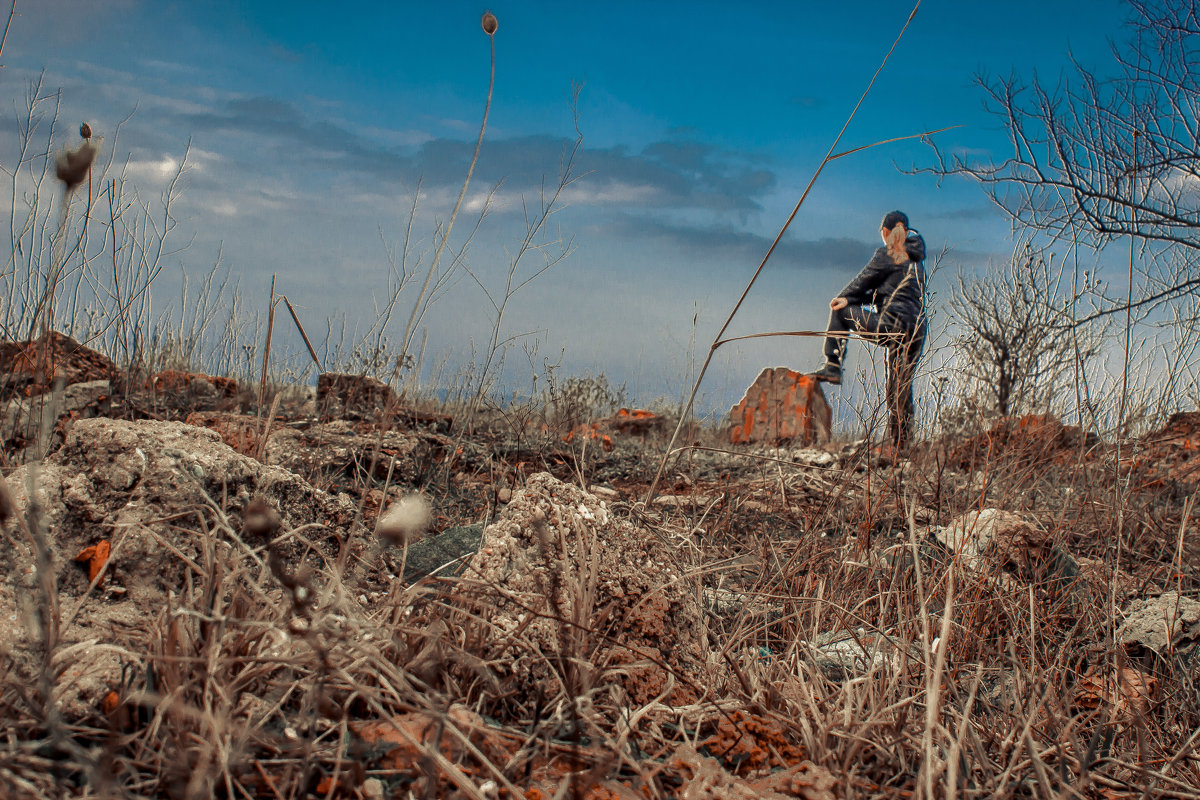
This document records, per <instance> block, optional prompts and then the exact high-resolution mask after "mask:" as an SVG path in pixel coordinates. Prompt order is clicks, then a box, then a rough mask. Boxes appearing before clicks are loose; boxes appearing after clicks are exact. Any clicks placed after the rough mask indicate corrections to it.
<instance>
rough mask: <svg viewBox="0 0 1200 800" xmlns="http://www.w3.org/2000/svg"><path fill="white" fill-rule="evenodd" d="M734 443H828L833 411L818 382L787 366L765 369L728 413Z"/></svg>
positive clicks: (775, 444) (730, 435)
mask: <svg viewBox="0 0 1200 800" xmlns="http://www.w3.org/2000/svg"><path fill="white" fill-rule="evenodd" d="M729 414H730V417H731V418H732V428H731V429H730V432H729V440H730V441H731V442H732V443H733V444H769V445H774V446H778V445H781V444H789V443H790V444H796V445H812V444H823V443H825V442H827V441H829V431H830V427H831V422H832V412H831V411H830V409H829V403H828V401H826V400H825V392H824V390H822V389H821V383H820V381H817V380H815V379H814V378H812V377H811V376H808V375H801V374H800V373H799V372H796V371H794V370H790V369H788V368H787V367H774V368H767V369H764V370H763V371H762V372H760V373H759V375H758V377H757V378H755V379H754V383H752V384H751V385H750V388H748V389H747V390H746V394H745V396H744V397H742V399H741V401H740V402H739V403H738V404H737V405H736V406H734V407H733V409H732V410H731V411H730V412H729Z"/></svg>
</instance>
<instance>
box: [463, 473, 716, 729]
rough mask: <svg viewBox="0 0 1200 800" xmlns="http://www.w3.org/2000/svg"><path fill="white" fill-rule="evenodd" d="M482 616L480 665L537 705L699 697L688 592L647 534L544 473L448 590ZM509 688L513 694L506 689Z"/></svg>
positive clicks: (702, 673)
mask: <svg viewBox="0 0 1200 800" xmlns="http://www.w3.org/2000/svg"><path fill="white" fill-rule="evenodd" d="M457 591H458V592H460V593H461V594H462V595H464V597H463V599H464V600H466V601H468V602H473V604H477V605H478V606H479V607H480V608H481V609H486V615H487V619H488V621H489V623H490V625H489V630H490V631H491V636H490V641H488V642H487V643H486V644H487V648H488V650H489V653H488V654H487V655H486V656H485V658H486V660H488V661H489V662H492V663H496V664H498V665H500V666H501V667H502V668H503V669H504V670H506V671H507V673H508V674H507V676H506V685H509V686H513V687H516V689H517V690H518V691H520V692H523V693H529V692H537V693H540V694H541V695H542V696H543V697H545V698H546V699H547V700H550V699H552V698H553V697H554V696H555V694H556V692H557V691H558V690H559V689H561V688H562V683H561V680H562V677H563V675H565V674H568V673H570V674H571V675H573V676H574V682H575V685H574V686H569V687H567V689H568V691H570V692H576V693H579V692H586V691H587V690H589V689H591V688H595V687H598V686H601V685H604V684H613V683H616V684H619V685H620V686H622V687H623V688H624V690H625V692H626V693H627V695H628V697H629V698H630V700H631V701H632V703H634V704H637V705H642V704H645V703H648V702H650V701H651V700H653V699H654V698H656V697H659V696H663V697H664V700H665V701H666V702H669V703H672V702H674V703H678V702H691V701H694V700H695V699H696V698H697V697H698V696H699V694H700V693H701V692H702V689H701V687H704V686H706V685H707V681H706V669H707V667H706V659H707V656H708V647H707V633H706V628H705V624H704V614H703V611H702V609H701V607H700V605H699V603H698V601H697V598H696V591H695V587H694V586H692V585H691V583H690V582H689V581H688V580H687V579H686V578H685V576H684V574H683V572H682V571H681V570H680V568H679V567H678V566H677V565H676V564H675V562H674V560H673V558H672V554H671V553H669V552H668V551H667V549H666V547H665V546H664V545H663V544H662V543H661V542H660V541H659V540H658V539H657V538H656V537H655V535H654V534H653V532H651V531H649V530H647V529H645V528H641V527H638V526H635V525H634V524H633V523H631V522H629V521H628V520H623V519H618V518H616V517H615V516H613V514H612V513H611V512H610V510H609V509H608V507H607V506H606V505H605V503H604V502H603V501H601V500H599V499H597V498H596V497H595V496H594V495H592V494H588V493H585V492H583V491H582V490H580V489H578V488H576V487H574V486H571V485H569V484H566V483H563V482H562V481H559V480H558V479H556V478H554V477H553V476H552V475H550V474H548V473H539V474H537V475H534V476H532V477H531V478H529V480H528V482H527V483H526V485H525V488H523V489H521V490H519V491H517V492H516V493H515V494H514V495H513V498H512V500H511V501H510V502H509V504H508V506H507V507H506V508H505V510H504V512H503V513H502V514H501V515H500V518H499V519H498V520H497V521H496V522H495V523H493V524H491V525H489V526H488V527H487V528H486V529H485V530H484V533H483V541H482V543H481V544H480V547H479V552H478V553H477V554H476V555H475V556H474V558H473V559H472V560H471V562H470V564H469V565H468V566H467V569H466V570H465V572H464V575H463V580H462V581H461V582H460V584H459V588H458V589H457ZM508 680H511V681H512V683H511V684H509V683H507V681H508Z"/></svg>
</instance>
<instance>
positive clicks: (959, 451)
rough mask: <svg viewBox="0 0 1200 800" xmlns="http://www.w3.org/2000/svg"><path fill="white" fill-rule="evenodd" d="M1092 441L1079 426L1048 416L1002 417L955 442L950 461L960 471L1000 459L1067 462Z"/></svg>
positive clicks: (1023, 461)
mask: <svg viewBox="0 0 1200 800" xmlns="http://www.w3.org/2000/svg"><path fill="white" fill-rule="evenodd" d="M1096 441H1097V440H1096V439H1095V437H1094V436H1091V435H1090V434H1085V433H1084V432H1083V430H1082V429H1081V428H1080V427H1079V426H1077V425H1064V424H1063V423H1062V422H1060V421H1059V420H1058V419H1057V418H1055V417H1052V416H1049V415H1042V414H1027V415H1025V416H1022V417H1004V418H1003V419H1001V420H1000V421H999V422H997V423H996V424H995V425H993V426H992V428H991V429H990V430H987V431H985V432H984V433H980V434H977V435H975V436H972V437H970V438H968V439H965V440H963V441H961V442H958V443H956V444H955V445H954V449H953V453H952V461H954V462H956V463H957V464H958V465H959V466H960V467H961V468H963V469H972V468H974V467H977V466H979V465H981V464H986V463H989V462H995V461H1000V460H1004V461H1013V460H1017V461H1020V462H1022V463H1030V464H1034V463H1045V462H1053V463H1071V462H1074V461H1077V460H1078V458H1079V454H1080V451H1081V449H1086V448H1088V447H1090V446H1092V445H1094V444H1095V443H1096Z"/></svg>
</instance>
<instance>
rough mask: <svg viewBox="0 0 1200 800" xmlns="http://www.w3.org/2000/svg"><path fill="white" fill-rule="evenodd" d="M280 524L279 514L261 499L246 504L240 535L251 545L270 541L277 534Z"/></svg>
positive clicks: (257, 498) (256, 498)
mask: <svg viewBox="0 0 1200 800" xmlns="http://www.w3.org/2000/svg"><path fill="white" fill-rule="evenodd" d="M280 524H281V523H280V519H279V512H277V511H276V510H275V509H274V508H272V507H271V506H270V504H268V503H267V501H266V500H263V499H262V498H261V497H255V498H254V499H253V500H251V501H250V502H249V503H247V504H246V510H245V511H244V512H242V535H243V536H244V537H245V538H246V541H248V542H251V543H255V542H264V541H266V542H269V541H271V540H272V539H274V538H275V534H276V533H278V532H279V526H280Z"/></svg>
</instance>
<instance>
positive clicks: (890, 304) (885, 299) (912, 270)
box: [838, 231, 925, 333]
mask: <svg viewBox="0 0 1200 800" xmlns="http://www.w3.org/2000/svg"><path fill="white" fill-rule="evenodd" d="M904 249H905V250H907V251H908V258H909V260H908V261H906V262H905V263H903V264H897V263H896V262H895V261H893V260H892V257H891V256H889V255H888V252H887V248H886V247H881V248H879V249H878V250H876V251H875V255H874V256H872V257H871V260H870V261H869V262H868V263H867V265H866V266H865V267H863V268H862V272H860V273H858V275H857V276H856V277H855V278H854V280H852V281H850V283H848V284H846V288H845V289H842V291H841V292H839V293H838V297H844V298H846V300H847V301H849V303H850V305H852V306H864V305H868V304H870V305H874V306H875V308H876V309H877V310H878V312H879V329H880V330H881V331H889V332H895V333H900V332H908V333H911V332H913V331H915V330H917V329H918V328H920V327H921V326H922V325H923V324H924V322H925V264H924V261H925V240H924V239H922V238H921V234H919V233H917V232H916V231H909V234H908V238H907V239H906V240H905V241H904Z"/></svg>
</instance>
